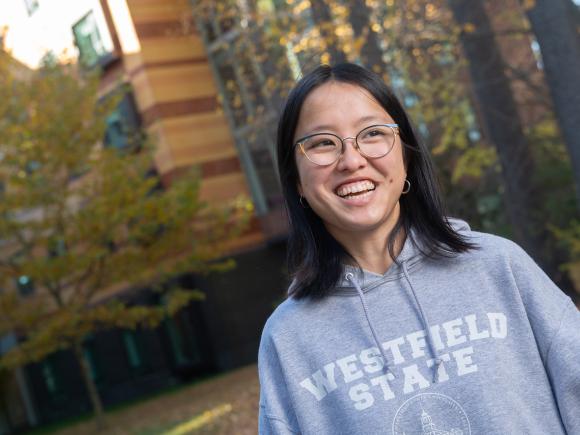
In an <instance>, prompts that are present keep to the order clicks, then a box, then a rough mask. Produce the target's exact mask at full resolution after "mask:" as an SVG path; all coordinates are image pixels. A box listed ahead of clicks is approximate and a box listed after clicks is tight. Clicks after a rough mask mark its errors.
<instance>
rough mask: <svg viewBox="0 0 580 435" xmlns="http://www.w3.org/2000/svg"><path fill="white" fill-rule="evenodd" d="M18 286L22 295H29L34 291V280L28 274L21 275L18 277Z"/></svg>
mask: <svg viewBox="0 0 580 435" xmlns="http://www.w3.org/2000/svg"><path fill="white" fill-rule="evenodd" d="M16 287H17V288H18V293H20V295H21V296H29V295H31V294H32V293H34V282H33V281H32V279H31V278H30V277H29V276H27V275H20V276H19V277H18V278H17V279H16Z"/></svg>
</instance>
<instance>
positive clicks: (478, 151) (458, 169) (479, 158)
mask: <svg viewBox="0 0 580 435" xmlns="http://www.w3.org/2000/svg"><path fill="white" fill-rule="evenodd" d="M496 162H497V154H496V151H495V148H492V147H489V146H482V145H480V146H474V147H471V148H468V149H467V150H466V151H465V152H464V153H462V154H461V155H460V156H459V158H458V159H457V162H456V164H455V168H454V170H453V175H452V182H453V183H457V182H459V181H460V180H461V178H463V177H470V178H476V179H477V178H480V177H481V176H482V175H483V172H484V171H485V170H486V169H487V168H489V167H490V166H492V165H494V164H495V163H496Z"/></svg>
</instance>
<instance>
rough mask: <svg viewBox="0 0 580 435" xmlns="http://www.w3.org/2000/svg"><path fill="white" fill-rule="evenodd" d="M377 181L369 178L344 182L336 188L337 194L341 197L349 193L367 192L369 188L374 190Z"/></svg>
mask: <svg viewBox="0 0 580 435" xmlns="http://www.w3.org/2000/svg"><path fill="white" fill-rule="evenodd" d="M374 189H375V183H373V182H372V181H369V180H365V181H357V182H355V183H350V184H344V185H342V186H340V187H339V188H338V189H337V190H336V194H337V195H338V196H341V197H345V196H347V195H352V194H358V193H361V192H366V191H367V190H374Z"/></svg>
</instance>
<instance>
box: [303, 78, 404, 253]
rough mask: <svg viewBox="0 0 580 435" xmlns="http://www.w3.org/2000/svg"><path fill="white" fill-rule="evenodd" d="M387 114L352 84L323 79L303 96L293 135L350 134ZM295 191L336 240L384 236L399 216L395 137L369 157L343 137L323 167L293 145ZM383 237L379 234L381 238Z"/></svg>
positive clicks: (400, 166) (399, 159)
mask: <svg viewBox="0 0 580 435" xmlns="http://www.w3.org/2000/svg"><path fill="white" fill-rule="evenodd" d="M393 123H394V121H393V118H391V116H390V115H389V114H388V113H387V112H386V111H385V110H384V109H383V108H382V107H381V105H380V104H379V103H378V102H377V101H376V100H375V99H374V98H373V97H372V96H371V95H370V94H369V93H368V91H366V90H365V89H364V88H361V87H359V86H356V85H352V84H347V83H341V82H328V83H325V84H324V85H321V86H320V87H318V88H316V89H315V90H314V91H312V92H311V93H310V95H308V97H307V98H306V100H305V101H304V104H303V106H302V110H301V112H300V117H299V120H298V125H297V127H296V132H295V135H294V140H298V139H299V138H301V137H304V136H307V135H310V134H314V133H333V134H335V135H337V136H339V137H342V138H344V137H354V136H356V135H357V133H358V132H360V131H361V130H362V129H364V128H365V127H367V126H370V125H374V124H393ZM295 153H296V154H295V157H296V165H297V168H298V175H299V182H298V191H299V193H300V195H302V196H303V197H304V198H305V199H306V201H307V202H308V205H307V206H309V207H311V208H312V210H313V211H314V212H315V213H316V214H317V215H318V216H320V218H321V219H322V221H323V222H324V224H325V226H326V228H327V229H328V231H329V232H330V234H332V235H333V236H334V237H335V238H336V239H337V240H339V241H341V242H344V241H346V240H345V238H348V237H352V236H356V237H360V236H363V235H372V234H376V235H377V236H380V237H386V236H387V235H388V234H389V232H390V231H391V229H392V228H393V226H394V225H395V223H396V222H397V219H398V217H399V212H400V211H399V197H400V195H401V191H402V190H403V187H404V182H405V177H406V168H405V165H404V162H403V151H402V146H401V141H400V138H399V136H398V135H397V136H396V137H395V144H394V146H393V148H392V150H391V151H390V153H389V154H387V155H386V156H384V157H380V158H375V159H369V158H365V157H364V156H363V155H361V154H360V153H359V152H358V150H357V149H356V148H355V144H354V140H347V141H346V142H345V145H344V150H343V154H342V155H341V156H340V157H339V159H338V160H337V161H336V162H334V163H332V164H330V165H328V166H317V165H315V164H314V163H312V162H311V161H309V160H308V159H307V158H306V156H305V155H304V154H303V153H302V152H301V150H300V147H298V146H297V147H296V150H295ZM383 240H385V239H383Z"/></svg>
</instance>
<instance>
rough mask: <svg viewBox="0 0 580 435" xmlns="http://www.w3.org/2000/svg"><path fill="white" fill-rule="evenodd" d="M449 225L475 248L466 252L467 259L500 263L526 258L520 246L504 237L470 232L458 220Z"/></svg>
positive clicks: (470, 230) (474, 231)
mask: <svg viewBox="0 0 580 435" xmlns="http://www.w3.org/2000/svg"><path fill="white" fill-rule="evenodd" d="M451 223H452V226H453V227H454V229H455V230H456V231H457V233H458V234H460V235H461V236H462V237H464V238H465V240H466V241H468V242H470V243H472V244H473V245H474V246H475V249H472V250H470V251H468V253H467V256H468V257H472V258H480V259H484V258H485V259H496V260H502V261H506V260H507V261H521V260H525V259H527V258H528V254H527V253H526V252H525V251H524V250H523V249H522V247H521V246H520V245H518V244H517V243H516V242H514V241H512V240H510V239H508V238H506V237H502V236H499V235H496V234H491V233H486V232H481V231H476V230H472V229H471V228H470V227H469V225H467V224H466V223H465V222H463V221H460V220H455V219H454V220H451Z"/></svg>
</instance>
